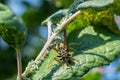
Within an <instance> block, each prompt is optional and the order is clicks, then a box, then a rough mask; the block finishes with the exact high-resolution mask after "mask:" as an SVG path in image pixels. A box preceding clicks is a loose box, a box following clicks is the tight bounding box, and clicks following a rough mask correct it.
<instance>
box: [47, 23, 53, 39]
mask: <svg viewBox="0 0 120 80" xmlns="http://www.w3.org/2000/svg"><path fill="white" fill-rule="evenodd" d="M47 25H48V40H49V38H50V36H51V35H52V29H51V25H52V24H51V22H48V23H47Z"/></svg>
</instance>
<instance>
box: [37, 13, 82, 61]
mask: <svg viewBox="0 0 120 80" xmlns="http://www.w3.org/2000/svg"><path fill="white" fill-rule="evenodd" d="M80 13H81V11H77V12H76V13H75V14H73V15H72V16H71V17H70V18H68V19H67V20H66V21H64V22H63V23H62V24H61V25H59V26H58V28H57V30H56V31H55V32H54V33H53V34H52V35H51V36H50V38H49V39H48V40H47V42H46V44H45V45H44V47H43V49H42V50H41V52H40V53H39V55H38V56H37V58H36V59H35V61H38V60H40V59H42V58H44V57H43V55H44V53H45V51H46V49H47V48H48V47H49V45H50V43H51V42H52V41H53V39H54V38H55V37H56V35H57V34H58V33H59V32H60V31H61V30H62V29H63V28H64V27H65V26H66V25H67V24H69V23H70V22H71V21H72V20H73V19H74V18H75V17H76V16H77V15H79V14H80Z"/></svg>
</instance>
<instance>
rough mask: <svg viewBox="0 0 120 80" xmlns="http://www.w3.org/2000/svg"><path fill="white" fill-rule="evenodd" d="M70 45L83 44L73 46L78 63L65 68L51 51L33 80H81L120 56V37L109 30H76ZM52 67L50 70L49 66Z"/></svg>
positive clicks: (70, 37)
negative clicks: (88, 73)
mask: <svg viewBox="0 0 120 80" xmlns="http://www.w3.org/2000/svg"><path fill="white" fill-rule="evenodd" d="M67 42H68V45H69V43H81V42H83V44H82V45H81V46H78V45H76V46H75V45H74V46H71V47H72V48H74V49H75V50H77V51H80V52H74V51H73V52H74V54H73V57H74V58H75V59H77V60H78V62H75V63H72V64H71V68H68V67H67V66H66V64H64V67H65V68H64V69H63V67H62V66H61V65H60V64H59V62H57V61H56V60H53V61H52V62H51V60H52V58H53V57H54V56H56V55H57V53H56V52H55V51H53V50H52V51H51V52H50V53H49V56H48V57H47V58H45V60H44V62H42V64H41V66H40V67H39V69H38V70H37V71H36V73H35V74H33V75H32V79H33V80H76V79H81V77H83V75H84V74H86V73H87V72H88V71H89V70H90V69H92V68H94V67H97V66H103V65H108V64H110V62H111V61H113V60H114V59H115V58H116V57H117V56H118V55H120V37H119V36H117V35H115V34H113V33H112V32H111V31H109V30H108V29H107V28H105V27H104V28H101V27H97V26H96V27H92V26H89V27H86V28H84V29H82V30H75V31H73V32H71V33H70V34H69V35H68V37H67ZM49 65H51V67H50V68H48V66H49Z"/></svg>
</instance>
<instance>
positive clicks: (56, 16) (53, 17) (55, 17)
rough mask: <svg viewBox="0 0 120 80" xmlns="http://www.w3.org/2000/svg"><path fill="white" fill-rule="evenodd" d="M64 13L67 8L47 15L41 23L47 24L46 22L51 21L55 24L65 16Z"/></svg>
mask: <svg viewBox="0 0 120 80" xmlns="http://www.w3.org/2000/svg"><path fill="white" fill-rule="evenodd" d="M66 13H67V9H64V10H59V11H57V12H55V13H54V14H52V15H51V16H49V17H48V18H47V19H45V20H44V21H43V22H42V25H47V23H48V22H51V23H52V24H55V25H56V24H57V23H59V22H60V20H62V19H63V18H64V17H65V15H66Z"/></svg>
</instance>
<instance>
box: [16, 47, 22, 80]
mask: <svg viewBox="0 0 120 80" xmlns="http://www.w3.org/2000/svg"><path fill="white" fill-rule="evenodd" d="M16 54H17V69H18V74H17V80H21V74H22V62H21V52H20V49H16Z"/></svg>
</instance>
